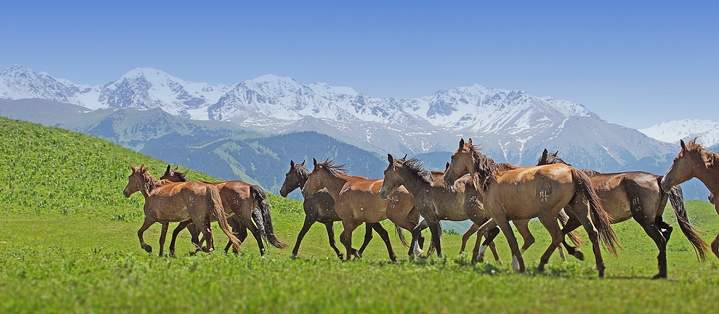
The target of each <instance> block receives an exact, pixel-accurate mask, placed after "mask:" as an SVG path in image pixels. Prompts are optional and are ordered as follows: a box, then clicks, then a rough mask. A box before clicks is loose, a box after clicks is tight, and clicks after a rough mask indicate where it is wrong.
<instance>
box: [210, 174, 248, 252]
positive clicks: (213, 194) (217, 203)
mask: <svg viewBox="0 0 719 314" xmlns="http://www.w3.org/2000/svg"><path fill="white" fill-rule="evenodd" d="M206 192H207V196H208V197H207V206H208V207H210V208H211V209H212V212H213V213H214V214H215V217H217V223H218V224H219V225H220V229H222V232H224V233H225V235H226V236H227V238H228V239H230V242H232V248H233V249H234V250H235V251H237V252H239V251H240V240H239V239H237V237H236V236H235V234H234V233H232V231H230V224H229V223H227V216H226V215H225V209H224V208H223V207H222V198H220V192H219V191H218V190H217V188H216V187H214V186H208V187H207V190H206Z"/></svg>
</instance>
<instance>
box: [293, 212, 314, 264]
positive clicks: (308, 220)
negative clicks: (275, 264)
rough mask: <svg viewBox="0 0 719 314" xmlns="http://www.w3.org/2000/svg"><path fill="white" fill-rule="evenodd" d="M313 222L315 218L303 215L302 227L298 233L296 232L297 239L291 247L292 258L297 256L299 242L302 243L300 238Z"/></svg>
mask: <svg viewBox="0 0 719 314" xmlns="http://www.w3.org/2000/svg"><path fill="white" fill-rule="evenodd" d="M314 223H315V219H314V218H312V217H311V216H309V215H305V222H304V224H302V229H300V233H298V234H297V240H296V241H295V247H294V248H293V249H292V258H295V257H297V253H298V252H299V251H300V243H302V239H303V238H304V237H305V234H307V231H309V230H310V227H312V224H314Z"/></svg>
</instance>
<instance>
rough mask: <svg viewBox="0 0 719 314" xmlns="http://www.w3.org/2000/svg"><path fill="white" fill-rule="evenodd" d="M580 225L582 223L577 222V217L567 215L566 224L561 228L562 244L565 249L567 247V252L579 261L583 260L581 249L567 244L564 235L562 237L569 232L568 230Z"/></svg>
mask: <svg viewBox="0 0 719 314" xmlns="http://www.w3.org/2000/svg"><path fill="white" fill-rule="evenodd" d="M581 225H582V223H581V222H579V219H577V218H576V217H574V216H569V220H568V221H567V224H566V225H564V228H562V235H563V237H562V238H563V239H562V245H563V246H564V248H565V249H567V254H569V255H571V256H574V257H575V258H576V259H578V260H580V261H583V260H584V253H582V251H580V250H579V249H578V248H576V247H573V246H571V245H569V243H567V239H566V237H564V236H566V235H567V234H569V233H570V232H572V231H574V230H575V229H577V228H579V226H581Z"/></svg>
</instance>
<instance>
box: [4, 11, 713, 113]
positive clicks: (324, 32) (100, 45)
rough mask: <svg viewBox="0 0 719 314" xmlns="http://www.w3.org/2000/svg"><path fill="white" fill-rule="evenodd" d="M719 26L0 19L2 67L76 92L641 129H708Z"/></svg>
mask: <svg viewBox="0 0 719 314" xmlns="http://www.w3.org/2000/svg"><path fill="white" fill-rule="evenodd" d="M550 3H551V4H550ZM718 16H719V6H718V5H716V4H712V3H710V2H707V3H701V2H692V3H690V2H665V3H662V2H658V1H652V2H641V1H622V2H615V3H613V2H610V1H601V2H598V3H589V2H587V1H561V2H559V1H551V2H550V1H530V2H520V1H488V2H479V1H472V2H448V1H442V2H425V1H407V2H405V1H380V2H372V1H352V2H350V3H344V2H342V1H329V2H309V1H292V2H280V1H262V3H260V1H252V2H247V3H239V2H237V3H236V2H209V1H205V2H203V3H199V2H197V1H193V2H189V1H188V2H183V1H173V2H155V1H142V2H134V1H113V2H104V1H92V2H72V3H65V2H59V1H58V2H49V1H48V2H47V3H44V2H36V1H22V3H15V4H7V3H5V4H3V9H2V12H1V13H0V67H3V68H4V67H6V66H8V65H11V64H22V65H26V66H29V67H31V68H34V69H36V70H41V71H45V72H48V73H51V74H53V75H55V76H59V77H64V78H68V79H71V80H73V81H78V82H83V83H105V82H107V81H110V80H113V79H116V78H117V77H119V76H120V75H122V74H123V73H125V72H126V71H127V70H129V69H131V68H134V67H138V66H151V67H156V68H160V69H163V70H165V71H167V72H169V73H171V74H174V75H176V76H179V77H181V78H184V79H188V80H196V81H208V82H222V83H234V82H238V81H240V80H243V79H248V78H252V77H255V76H258V75H261V74H265V73H273V74H279V75H286V76H291V77H294V78H296V79H298V80H300V81H325V82H330V83H333V84H337V85H348V86H352V87H354V88H356V89H357V90H359V91H361V92H363V93H366V94H369V95H375V96H398V97H400V96H420V95H428V94H431V93H432V92H433V91H435V90H437V89H442V88H449V87H455V86H461V85H468V84H473V83H479V84H482V85H485V86H488V87H497V88H505V89H523V90H526V91H528V92H530V93H532V94H536V95H543V96H554V97H559V98H566V99H569V100H573V101H576V102H579V103H582V104H585V105H586V106H588V107H589V108H590V109H591V110H593V111H594V112H596V113H598V114H599V115H600V116H602V117H603V118H605V119H606V120H609V121H611V122H617V123H621V124H624V125H628V126H631V127H646V126H648V125H650V124H653V123H656V122H660V121H664V120H670V119H677V118H690V117H693V118H707V119H713V120H719V109H718V108H719V101H717V98H716V95H717V92H716V91H717V89H718V88H719V84H718V83H719V74H718V73H719V18H717V17H718Z"/></svg>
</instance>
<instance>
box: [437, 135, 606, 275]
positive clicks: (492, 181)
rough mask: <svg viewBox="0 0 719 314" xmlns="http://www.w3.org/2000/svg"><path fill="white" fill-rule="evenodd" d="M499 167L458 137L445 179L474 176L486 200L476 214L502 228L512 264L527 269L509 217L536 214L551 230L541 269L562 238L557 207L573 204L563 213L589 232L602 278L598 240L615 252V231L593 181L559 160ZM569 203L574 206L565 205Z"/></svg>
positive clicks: (449, 182) (520, 269)
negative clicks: (557, 162)
mask: <svg viewBox="0 0 719 314" xmlns="http://www.w3.org/2000/svg"><path fill="white" fill-rule="evenodd" d="M500 170H501V169H500V166H499V164H497V163H496V162H494V160H492V159H491V158H489V157H487V156H485V155H484V154H482V153H480V152H479V151H478V150H477V149H476V148H475V147H474V146H473V145H471V142H470V143H469V145H465V143H464V139H462V140H461V141H460V142H459V148H458V150H457V151H456V152H455V153H454V154H453V155H452V161H451V162H450V166H449V169H448V170H447V173H446V174H445V182H447V183H448V184H453V183H454V181H455V180H456V179H458V178H460V177H461V176H463V175H465V174H467V173H469V174H471V175H472V176H473V178H475V180H477V181H476V182H477V184H476V185H477V191H478V192H479V195H480V197H481V201H482V203H483V205H484V206H483V208H481V210H480V211H479V212H478V213H477V214H478V215H484V216H486V217H489V218H491V219H492V220H493V222H494V223H495V224H497V225H498V226H499V228H500V229H501V230H502V233H503V234H504V236H505V237H506V238H507V241H508V242H509V247H510V248H511V250H512V265H513V266H514V268H515V269H516V270H518V271H520V272H523V271H524V270H525V267H524V260H523V258H522V252H521V250H520V249H519V245H518V244H517V239H516V238H515V236H514V233H513V232H512V227H511V225H510V224H509V221H510V220H517V219H531V218H534V217H538V218H539V221H540V222H541V223H542V224H543V225H544V227H545V228H546V229H547V230H548V231H549V233H550V234H551V236H552V243H551V244H550V246H549V247H548V248H547V250H546V251H545V252H544V254H543V255H542V257H541V259H540V262H539V266H538V270H539V271H543V270H544V266H545V265H546V264H547V262H548V261H549V257H550V256H551V254H552V252H553V251H554V249H556V247H557V246H559V244H560V243H562V242H563V240H564V235H563V233H562V230H561V228H560V226H559V223H558V222H557V217H558V215H559V211H560V210H562V208H564V209H565V210H567V209H571V212H567V214H568V215H569V216H570V217H575V218H576V219H578V220H579V221H580V222H581V224H582V225H583V226H584V229H585V230H586V231H587V233H588V234H589V239H590V240H591V241H592V247H593V250H594V255H595V259H596V264H597V270H598V272H599V276H600V277H603V276H604V261H603V259H602V252H601V249H600V247H599V240H600V239H601V240H602V241H603V242H604V244H605V246H606V247H607V249H609V251H610V252H613V253H614V252H615V246H616V235H615V234H614V231H613V230H612V228H611V226H610V224H609V218H608V216H607V213H606V212H605V211H604V209H603V208H602V205H601V204H600V203H599V198H598V197H597V195H596V193H595V192H594V189H593V187H592V182H591V180H590V179H589V178H588V177H587V176H586V175H585V174H584V173H583V172H581V171H580V170H578V169H575V168H572V167H569V166H567V165H562V164H555V165H546V166H538V167H528V168H521V167H514V169H511V170H501V171H500ZM585 203H588V204H589V206H588V207H589V210H588V209H587V206H580V204H585ZM570 204H571V205H574V206H568V205H570ZM590 216H591V218H590ZM600 234H601V237H600V236H599V235H600Z"/></svg>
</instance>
